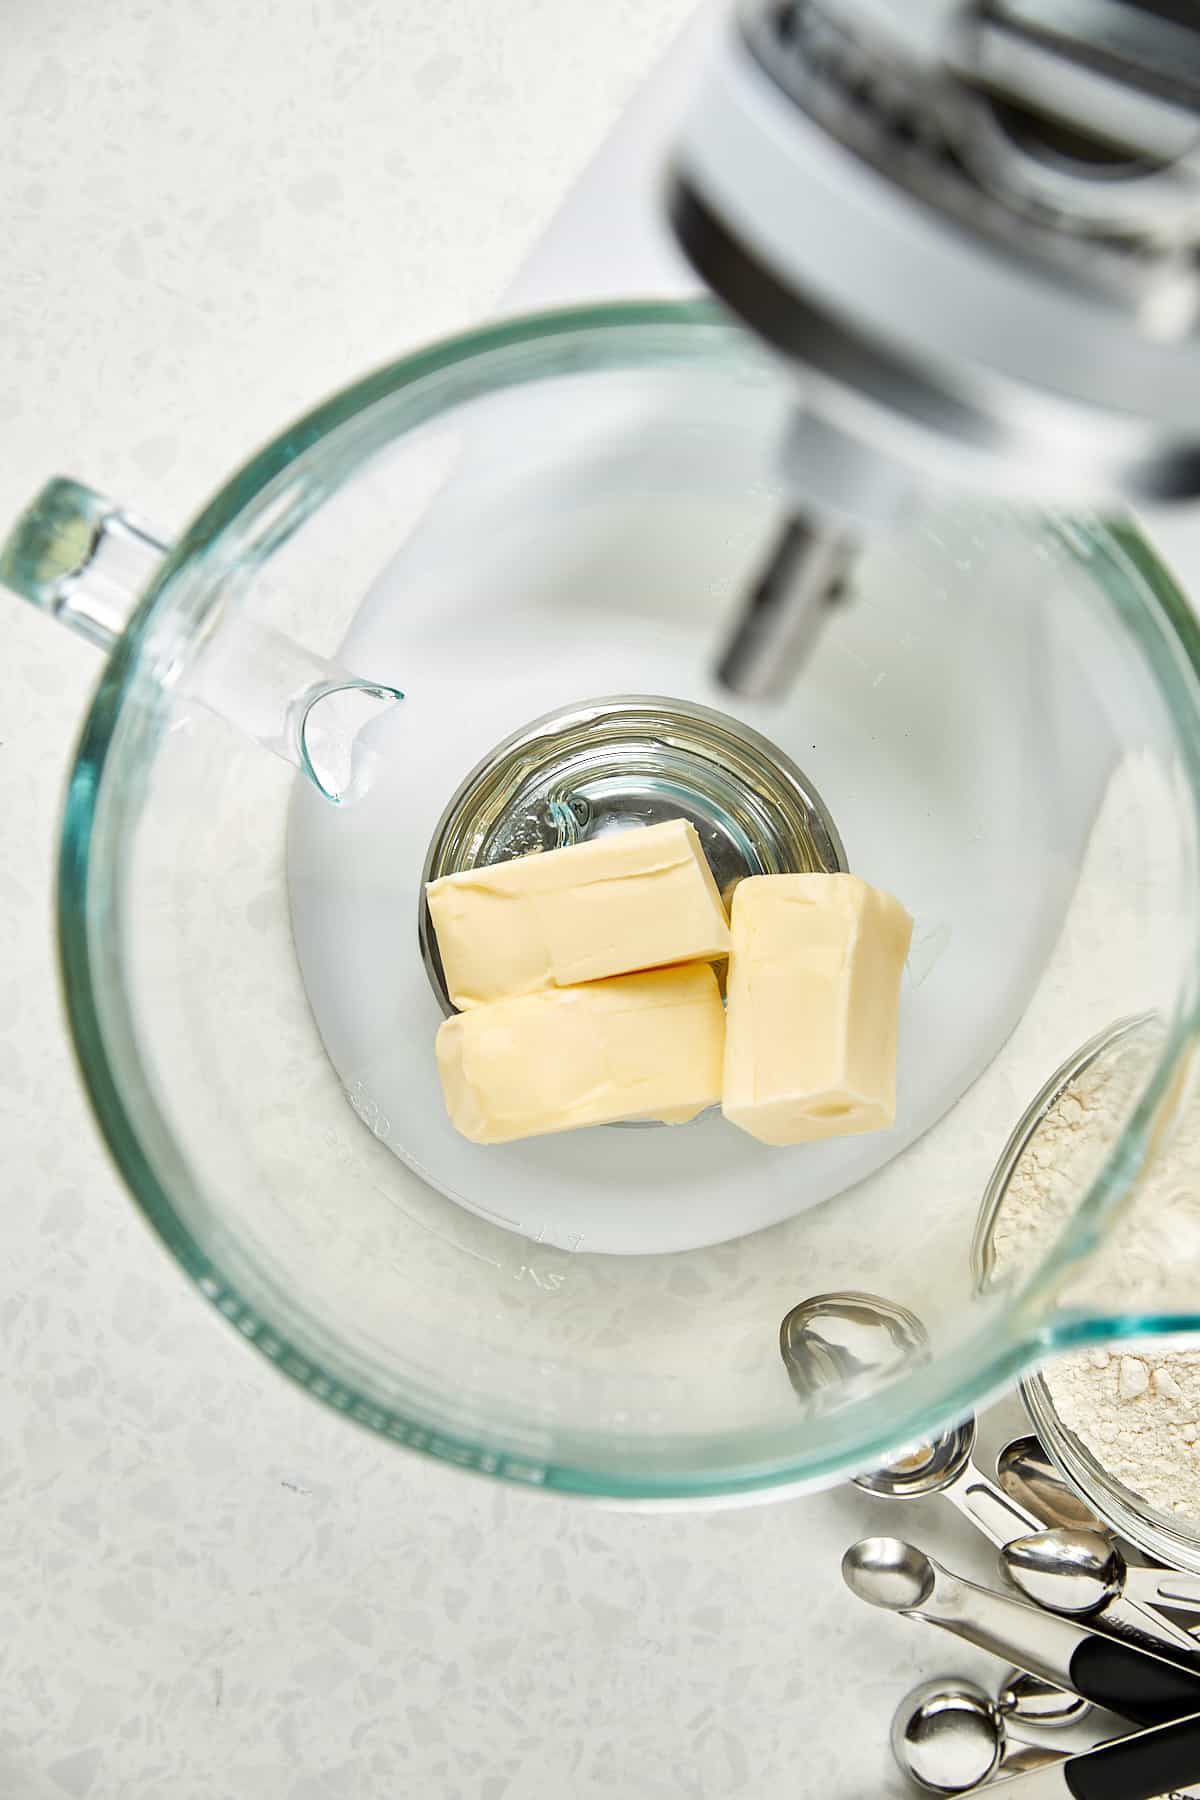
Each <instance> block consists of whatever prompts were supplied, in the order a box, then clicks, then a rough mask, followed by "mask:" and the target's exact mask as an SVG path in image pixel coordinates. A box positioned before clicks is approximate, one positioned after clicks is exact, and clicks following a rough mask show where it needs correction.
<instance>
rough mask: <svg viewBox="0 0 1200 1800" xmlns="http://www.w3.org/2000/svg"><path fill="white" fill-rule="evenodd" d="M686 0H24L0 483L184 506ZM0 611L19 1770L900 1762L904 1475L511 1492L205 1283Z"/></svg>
mask: <svg viewBox="0 0 1200 1800" xmlns="http://www.w3.org/2000/svg"><path fill="white" fill-rule="evenodd" d="M687 11H688V0H641V3H637V0H605V4H601V5H597V4H594V3H591V0H506V3H505V4H504V5H503V6H501V5H499V4H497V3H496V0H459V3H458V4H456V5H453V6H450V5H442V6H433V5H427V4H420V5H418V4H417V3H416V0H391V3H390V4H387V3H373V0H340V3H339V0H254V3H253V4H252V5H249V6H247V5H244V4H238V3H236V0H191V4H189V5H188V6H187V7H183V6H177V5H173V4H171V3H170V0H166V3H165V4H164V3H163V0H109V3H108V4H107V5H105V6H104V7H95V6H84V5H80V4H79V3H78V0H7V4H6V5H5V6H4V7H3V8H2V9H0V224H2V226H3V242H4V251H3V257H2V261H0V519H4V520H7V519H8V518H9V517H11V515H12V514H13V513H14V511H15V510H16V509H17V508H18V507H19V505H20V504H21V503H23V502H24V501H25V500H26V499H27V498H28V497H29V495H30V494H31V493H32V491H33V490H34V488H35V487H36V486H37V485H38V484H39V483H40V481H41V480H42V479H43V478H44V477H45V476H46V475H49V474H51V473H54V472H61V473H72V474H76V475H78V476H81V477H82V478H84V479H86V480H88V481H90V482H92V483H94V484H95V485H96V486H97V487H99V488H100V489H102V490H103V491H106V492H108V493H110V494H112V495H114V496H117V497H119V498H121V499H125V500H128V501H129V502H131V503H132V504H133V505H135V506H136V507H138V508H139V509H140V510H141V511H142V512H143V513H144V514H145V515H147V516H148V517H149V518H151V519H152V520H155V521H157V522H159V523H161V524H162V525H163V527H164V528H165V529H166V530H168V531H171V530H175V529H177V528H178V527H179V526H181V525H182V524H183V523H184V521H185V520H186V518H187V517H188V516H189V515H190V514H191V513H192V512H193V511H195V510H196V508H197V507H198V505H199V503H200V502H201V501H202V500H203V499H204V498H205V497H206V496H207V494H208V493H209V492H210V491H211V490H212V489H213V488H214V487H215V486H216V485H217V484H218V483H219V482H220V481H221V480H222V479H223V477H224V476H225V475H226V474H227V473H228V472H229V471H230V470H231V468H232V467H233V466H234V465H235V464H236V463H238V462H240V461H241V460H243V459H244V458H245V456H246V455H247V454H248V453H249V452H250V451H251V450H252V449H253V448H254V447H255V446H256V445H257V444H258V443H259V442H261V441H262V440H263V439H264V438H265V437H267V436H268V435H270V434H271V433H272V432H274V431H275V430H276V429H277V428H278V427H279V426H280V425H281V424H282V423H283V422H284V421H285V420H286V419H287V418H288V417H289V416H290V415H292V414H294V413H295V412H297V411H298V410H299V409H301V408H302V407H304V406H306V405H308V404H309V403H310V402H311V401H312V400H313V399H315V398H316V397H317V396H319V395H321V394H322V393H324V392H326V391H328V390H329V389H330V388H332V387H334V386H336V385H338V384H340V383H341V382H343V381H344V380H346V379H348V378H349V377H351V376H354V375H357V374H358V373H360V372H361V371H362V370H363V369H364V368H366V367H367V366H369V365H371V364H373V363H376V362H379V361H382V360H385V359H387V358H390V357H391V356H393V355H395V354H396V353H397V352H399V351H401V350H403V349H405V348H407V347H409V346H411V345H413V344H414V343H417V342H419V341H421V340H423V339H427V338H430V337H433V336H436V335H440V334H442V333H444V332H446V331H448V330H451V329H453V328H455V327H457V326H460V325H464V324H467V323H469V322H471V321H472V320H474V319H476V318H477V317H479V316H480V315H481V314H483V313H485V312H487V311H488V310H489V309H490V308H491V307H492V306H493V305H494V304H495V303H496V300H497V298H498V296H499V294H500V293H501V291H502V289H503V288H504V287H505V285H506V283H507V282H508V281H509V279H510V278H511V276H512V274H513V272H514V270H515V269H516V267H517V265H518V263H519V262H520V261H521V260H522V258H523V257H524V256H525V254H526V252H527V251H528V249H529V247H530V245H531V244H532V242H533V241H534V239H535V238H536V236H537V234H538V233H539V231H540V230H541V229H542V227H543V226H544V224H545V223H546V221H547V219H548V217H549V215H550V213H551V211H552V209H553V208H554V206H555V205H556V203H557V201H558V200H559V198H560V196H561V194H562V192H563V190H564V188H565V186H566V184H567V183H568V182H569V181H570V179H571V178H572V177H573V175H574V174H575V172H576V171H577V170H578V169H579V168H580V167H581V166H582V165H583V163H584V162H585V160H586V159H587V157H588V156H589V154H590V153H591V151H592V150H593V148H594V147H595V145H596V143H597V142H598V141H599V139H600V137H601V135H602V134H603V133H604V132H605V131H606V130H607V128H608V127H609V125H610V123H611V122H612V120H613V119H614V118H615V117H616V115H617V113H618V111H619V110H620V109H621V107H622V106H623V105H624V103H625V102H626V100H627V98H628V97H629V95H630V94H631V92H632V91H633V88H634V86H635V85H636V83H637V82H638V80H639V79H640V78H641V77H642V75H643V74H644V73H645V71H646V70H647V69H648V68H649V66H650V65H651V63H652V61H653V60H654V59H655V57H656V56H657V55H658V54H659V52H660V51H661V50H662V48H663V47H664V46H665V45H666V43H667V42H668V40H669V38H670V36H671V34H672V32H673V31H674V29H675V28H676V26H677V25H678V24H679V22H680V21H681V20H682V18H683V17H684V16H685V14H686V13H687ZM622 285H623V284H622V280H621V277H620V274H619V271H617V272H613V277H612V281H611V286H612V288H613V289H614V290H619V289H620V287H621V286H622ZM2 618H3V627H4V633H5V639H4V653H3V656H2V657H0V846H2V854H0V918H2V920H3V928H2V930H0V1201H2V1204H0V1793H2V1794H3V1795H4V1796H6V1800H7V1797H10V1796H11V1800H60V1797H61V1796H63V1795H66V1796H77V1797H80V1800H82V1797H83V1796H93V1797H97V1800H159V1797H160V1796H161V1797H162V1800H168V1797H169V1800H201V1796H203V1800H225V1797H227V1796H228V1797H229V1800H251V1797H253V1800H326V1797H328V1800H374V1797H375V1796H380V1797H382V1796H388V1797H389V1800H390V1797H391V1796H399V1795H412V1796H421V1797H422V1800H450V1797H451V1796H454V1797H457V1796H464V1797H469V1800H476V1797H477V1800H542V1797H543V1796H545V1797H547V1800H549V1797H555V1800H558V1797H562V1800H568V1797H569V1800H590V1797H591V1796H600V1795H608V1794H620V1795H621V1796H623V1800H657V1797H660V1796H661V1797H662V1800H668V1797H669V1800H675V1797H676V1796H702V1797H704V1800H710V1797H712V1800H715V1797H717V1796H726V1795H745V1796H752V1797H754V1800H774V1797H775V1796H784V1795H786V1796H788V1800H792V1797H793V1796H800V1797H805V1796H812V1797H813V1800H816V1797H818V1796H820V1797H821V1800H867V1796H868V1795H871V1796H874V1795H876V1794H879V1793H881V1792H883V1791H885V1788H884V1787H883V1786H881V1785H880V1782H881V1781H882V1782H884V1783H886V1786H887V1787H888V1788H890V1786H891V1781H890V1777H888V1776H887V1775H886V1773H885V1771H886V1770H887V1768H888V1762H887V1757H886V1752H885V1738H886V1723H887V1719H888V1717H889V1715H890V1710H891V1707H892V1705H893V1704H894V1702H895V1700H896V1699H897V1698H898V1696H899V1695H900V1693H901V1692H902V1691H903V1689H904V1686H905V1684H906V1681H908V1680H910V1679H915V1677H916V1674H917V1673H918V1672H920V1671H921V1670H926V1669H929V1668H931V1667H943V1668H944V1667H947V1666H949V1667H955V1668H966V1667H967V1666H969V1661H970V1659H969V1658H968V1657H967V1656H966V1654H965V1653H957V1652H954V1651H953V1650H944V1649H942V1648H941V1647H940V1646H939V1645H937V1644H936V1643H935V1642H933V1641H932V1636H933V1634H929V1633H922V1632H919V1631H917V1630H916V1629H914V1628H913V1627H911V1626H908V1625H905V1624H904V1623H902V1622H896V1621H889V1620H884V1619H882V1618H881V1617H878V1616H875V1617H873V1616H871V1615H867V1614H864V1613H863V1611H862V1609H861V1608H859V1607H857V1606H856V1605H855V1603H853V1602H852V1601H850V1600H849V1599H848V1597H846V1596H845V1595H844V1594H843V1593H842V1591H841V1588H840V1584H839V1582H838V1578H837V1557H838V1555H839V1554H840V1551H841V1549H842V1548H843V1547H844V1545H845V1544H846V1543H848V1542H849V1541H850V1540H851V1539H852V1538H854V1537H855V1536H857V1535H859V1534H860V1532H861V1531H862V1530H863V1529H865V1528H868V1527H869V1526H872V1525H874V1526H878V1527H879V1528H882V1529H887V1528H888V1526H889V1525H890V1523H891V1520H890V1515H888V1517H887V1522H886V1523H885V1522H884V1519H883V1518H882V1517H881V1513H880V1509H879V1507H878V1506H877V1505H876V1504H875V1503H872V1502H870V1501H868V1500H867V1499H865V1498H864V1497H863V1496H861V1495H857V1494H854V1495H848V1494H845V1493H844V1494H842V1495H839V1496H836V1497H828V1498H822V1499H816V1500H810V1501H806V1502H802V1503H794V1504H792V1505H788V1506H777V1507H774V1508H769V1509H758V1510H752V1511H743V1512H734V1513H730V1514H724V1515H719V1516H717V1515H712V1516H688V1517H678V1516H663V1515H655V1516H647V1515H636V1516H635V1515H622V1514H618V1513H614V1512H606V1511H601V1510H599V1509H595V1508H587V1507H584V1506H581V1505H574V1506H572V1505H569V1504H567V1503H565V1502H560V1501H556V1500H551V1499H547V1498H545V1497H541V1496H537V1495H527V1494H524V1493H520V1492H509V1491H502V1490H500V1489H499V1488H495V1487H492V1486H489V1485H486V1484H484V1483H481V1482H479V1481H477V1480H473V1479H469V1478H467V1477H464V1476H462V1475H459V1474H457V1473H455V1472H454V1471H452V1470H447V1469H445V1468H442V1467H440V1466H438V1465H436V1464H432V1463H428V1462H423V1461H420V1460H417V1459H415V1458H413V1457H410V1456H406V1455H404V1454H403V1453H401V1452H400V1451H398V1450H394V1449H390V1448H388V1447H385V1446H382V1445H379V1444H377V1443H375V1442H374V1441H373V1440H372V1439H370V1438H368V1437H367V1436H365V1435H363V1434H361V1433H358V1432H356V1431H355V1430H354V1429H352V1428H351V1427H349V1426H347V1425H346V1424H344V1423H343V1422H341V1421H338V1420H336V1419H334V1418H332V1417H330V1416H328V1415H327V1414H325V1413H324V1412H322V1411H321V1410H319V1409H318V1408H317V1407H316V1406H315V1404H314V1403H312V1402H311V1401H309V1400H307V1399H305V1398H303V1397H302V1396H301V1395H299V1394H298V1393H296V1392H294V1391H293V1390H292V1389H291V1388H289V1387H288V1386H286V1385H285V1384H284V1383H283V1382H282V1381H281V1380H280V1379H279V1378H278V1377H277V1376H276V1375H275V1374H274V1373H272V1372H271V1371H270V1370H269V1369H268V1368H267V1367H266V1365H265V1364H263V1363H261V1362H260V1361H259V1360H258V1359H257V1358H255V1357H254V1356H253V1355H252V1354H251V1353H250V1352H249V1351H248V1350H247V1349H246V1348H245V1346H244V1345H243V1344H242V1343H241V1342H240V1341H238V1340H236V1339H235V1337H234V1336H233V1334H232V1333H230V1332H228V1331H227V1330H225V1329H224V1328H223V1327H222V1326H221V1325H220V1324H219V1323H217V1322H216V1321H215V1320H214V1319H213V1318H212V1317H211V1316H210V1314H209V1313H208V1311H207V1310H206V1308H205V1307H204V1306H203V1305H202V1304H201V1302H200V1301H199V1300H198V1298H197V1297H196V1296H195V1295H193V1294H192V1293H191V1291H190V1290H189V1289H188V1287H187V1285H186V1284H185V1282H184V1280H183V1278H182V1276H181V1275H180V1274H179V1273H178V1272H177V1270H176V1269H175V1267H174V1266H173V1265H172V1264H171V1263H170V1262H169V1261H168V1259H167V1257H166V1255H165V1253H164V1252H163V1251H162V1250H161V1249H160V1248H159V1246H158V1244H157V1242H155V1241H154V1240H152V1239H151V1237H150V1235H149V1233H148V1232H147V1230H146V1229H145V1228H144V1227H143V1226H142V1224H141V1223H140V1220H139V1219H138V1217H137V1216H136V1214H135V1212H134V1210H133V1208H132V1206H131V1205H130V1203H129V1202H128V1200H127V1199H126V1197H125V1195H124V1193H123V1191H122V1190H121V1189H120V1188H119V1187H118V1184H117V1182H116V1180H115V1177H114V1176H113V1174H112V1172H111V1170H110V1169H109V1167H108V1165H107V1163H106V1161H105V1159H104V1156H103V1154H102V1152H101V1151H100V1149H99V1146H98V1142H97V1139H96V1135H95V1132H94V1129H93V1127H92V1124H91V1121H90V1118H89V1116H88V1114H87V1111H86V1109H85V1106H84V1104H83V1101H82V1098H81V1094H80V1090H79V1086H78V1082H77V1080H76V1077H75V1073H74V1069H73V1067H72V1064H71V1062H70V1058H69V1054H68V1051H67V1047H66V1035H65V1027H64V1025H63V1021H62V1018H61V1015H60V1008H59V1003H58V998H57V992H56V977H55V972H54V967H53V959H52V942H51V867H52V857H53V852H54V843H55V834H56V824H57V814H58V807H59V798H60V793H61V787H62V781H63V777H64V772H65V768H66V762H67V756H68V752H69V748H70V746H71V742H72V739H73V736H74V733H75V731H76V729H77V726H78V723H79V721H80V719H81V717H82V713H83V710H84V707H85V705H86V700H87V696H88V693H89V689H90V686H91V683H92V681H93V680H94V677H95V674H96V665H95V661H94V659H93V656H92V654H91V653H90V652H89V651H88V650H87V649H86V647H84V646H82V645H80V644H77V643H75V642H73V641H72V640H70V639H69V638H68V637H67V636H66V634H65V633H63V632H61V631H59V630H57V629H56V628H54V627H53V626H52V625H50V624H48V623H47V622H46V621H44V620H42V619H39V618H37V617H35V616H34V615H33V614H32V613H29V612H27V611H26V610H24V609H22V608H21V607H20V605H19V604H18V603H17V602H16V601H15V600H13V601H12V602H11V604H9V605H8V606H6V607H4V609H3V613H2ZM920 1522H921V1521H920V1517H919V1515H917V1514H906V1515H905V1524H906V1526H907V1525H908V1524H909V1523H912V1524H913V1525H914V1526H915V1525H918V1524H919V1523H920ZM937 1541H939V1542H941V1543H942V1544H943V1546H946V1545H949V1546H953V1545H955V1544H957V1545H958V1546H959V1549H960V1550H962V1549H963V1547H964V1540H963V1535H962V1534H961V1533H959V1534H958V1535H957V1536H954V1535H948V1534H947V1533H946V1531H945V1530H944V1528H942V1527H941V1526H940V1525H939V1529H938V1537H937ZM951 1560H953V1550H951ZM927 1637H928V1638H930V1639H931V1642H930V1643H926V1642H925V1639H926V1638H927ZM918 1656H921V1657H923V1658H924V1661H923V1662H921V1663H920V1665H918V1661H917V1659H918ZM864 1772H865V1774H866V1778H865V1779H864Z"/></svg>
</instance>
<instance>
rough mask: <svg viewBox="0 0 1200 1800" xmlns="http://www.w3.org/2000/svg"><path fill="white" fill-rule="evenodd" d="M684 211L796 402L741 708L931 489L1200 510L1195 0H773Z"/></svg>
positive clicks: (766, 689) (757, 2) (754, 15)
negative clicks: (1196, 503) (870, 550)
mask: <svg viewBox="0 0 1200 1800" xmlns="http://www.w3.org/2000/svg"><path fill="white" fill-rule="evenodd" d="M668 207H669V212H670V218H671V223H672V225H673V227H674V231H675V233H676V236H677V238H678V240H679V243H680V244H681V246H682V247H683V249H684V251H685V252H686V254H687V255H688V257H689V258H690V260H691V262H692V264H693V266H694V268H695V269H696V271H697V273H698V274H699V275H700V276H701V277H702V278H703V279H704V281H705V282H706V284H707V285H708V286H709V287H710V288H712V289H713V291H714V292H715V293H716V294H717V295H719V297H720V298H721V299H722V300H723V301H724V303H725V304H726V305H727V306H728V307H730V308H731V310H732V311H733V312H735V313H736V314H737V316H738V317H739V318H740V319H741V320H742V321H743V322H744V323H745V324H746V325H747V326H748V327H749V328H750V329H751V331H753V332H754V333H755V334H756V335H757V336H759V337H760V338H761V339H763V340H764V342H765V343H767V344H768V345H769V346H770V347H771V348H772V350H773V351H774V352H776V354H777V355H778V356H779V358H780V360H781V364H782V373H783V376H784V379H786V380H787V381H788V382H789V383H790V384H791V386H792V388H793V390H794V391H795V395H796V399H795V406H794V412H793V416H792V419H791V422H790V425H789V428H788V431H787V434H786V437H785V439H784V442H783V443H782V445H781V448H780V467H781V469H782V472H783V477H784V481H785V483H786V485H787V487H788V489H789V491H790V493H791V495H792V496H793V501H792V505H791V508H790V511H789V516H788V518H787V521H786V523H785V524H784V526H783V527H782V529H781V531H780V532H779V535H778V537H777V540H776V543H775V546H774V547H773V549H772V551H771V553H770V556H769V558H768V560H767V563H766V566H765V567H764V569H763V570H762V573H761V574H760V575H759V577H758V579H757V580H756V582H755V583H754V584H753V585H752V587H751V588H750V590H749V592H748V594H747V597H746V600H745V602H744V606H743V611H742V614H741V617H740V618H739V620H738V622H737V625H736V629H735V630H734V632H733V634H732V636H731V638H730V640H729V643H728V644H727V646H726V648H725V650H724V652H723V655H722V658H721V664H720V672H721V676H722V679H723V680H724V682H725V683H726V684H727V685H728V687H729V688H730V689H731V690H732V691H733V692H735V693H739V694H742V695H746V696H762V695H769V694H776V693H781V692H784V691H786V689H787V687H788V685H789V682H790V678H791V675H792V673H793V672H794V670H795V668H796V667H797V666H798V664H799V663H800V661H801V660H802V659H803V657H804V656H805V654H806V652H807V649H808V647H809V645H810V644H811V642H812V639H813V637H814V635H815V633H816V632H817V630H818V629H819V626H820V622H821V620H822V618H823V617H824V615H825V614H826V612H827V611H828V609H829V608H830V607H831V606H832V605H834V604H836V603H837V602H839V601H840V600H841V599H842V598H843V596H844V594H845V592H846V590H847V587H848V586H850V587H852V585H853V567H854V562H855V559H856V556H857V555H858V553H859V551H860V548H861V545H862V543H863V540H864V539H865V538H866V537H868V536H869V535H870V534H872V533H874V532H878V531H882V530H887V529H888V528H889V527H890V526H891V525H892V524H894V523H895V522H896V521H897V520H899V519H901V518H902V517H904V516H906V515H907V514H909V513H910V512H911V510H912V507H913V505H914V503H915V502H916V501H918V500H919V498H920V497H921V496H922V495H924V494H927V493H929V492H930V491H936V490H938V489H944V488H945V487H947V486H967V487H970V488H974V489H976V490H980V489H982V490H985V491H987V492H988V493H990V494H996V493H1008V494H1018V495H1023V496H1032V497H1036V499H1037V500H1038V501H1039V502H1040V503H1051V504H1059V505H1065V504H1071V505H1078V504H1080V503H1084V504H1100V505H1103V504H1108V503H1110V502H1112V501H1127V502H1128V501H1133V502H1141V501H1147V500H1150V501H1158V500H1192V499H1194V498H1195V497H1196V495H1197V493H1198V492H1200V423H1198V421H1200V336H1198V335H1197V318H1198V311H1200V263H1198V261H1197V251H1198V248H1200V21H1197V18H1196V14H1195V9H1194V8H1191V7H1188V6H1186V5H1183V4H1159V3H1143V0H983V3H982V4H966V3H962V4H960V3H958V0H913V3H910V4H905V5H903V6H890V5H886V4H881V3H880V0H750V4H747V5H745V6H744V7H743V8H742V9H741V12H740V14H739V16H738V18H737V20H736V22H732V23H731V25H730V28H729V29H728V30H726V31H725V32H724V33H722V34H721V36H720V37H719V39H718V40H717V43H716V45H715V49H714V54H713V56H712V57H711V59H710V67H709V70H708V73H707V77H706V79H705V80H704V82H703V85H702V88H701V91H700V93H699V94H698V95H697V97H696V100H695V103H694V105H693V107H692V109H691V111H690V113H689V115H688V116H687V118H686V120H685V123H684V126H683V129H682V132H681V133H680V136H679V140H678V143H677V146H676V151H675V157H674V165H673V170H672V174H671V179H670V188H669V195H668Z"/></svg>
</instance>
